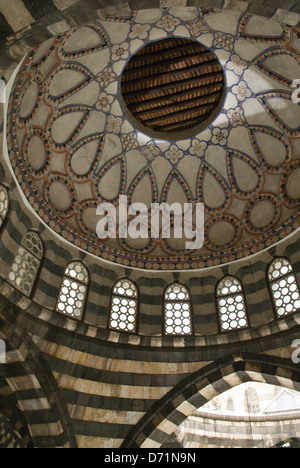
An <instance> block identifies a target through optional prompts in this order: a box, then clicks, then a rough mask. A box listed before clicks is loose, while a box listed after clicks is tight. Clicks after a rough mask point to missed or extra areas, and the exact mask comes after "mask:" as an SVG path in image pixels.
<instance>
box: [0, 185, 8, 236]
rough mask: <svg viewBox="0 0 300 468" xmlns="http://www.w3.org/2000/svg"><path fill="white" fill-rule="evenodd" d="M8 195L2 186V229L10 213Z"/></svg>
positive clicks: (0, 207) (0, 187)
mask: <svg viewBox="0 0 300 468" xmlns="http://www.w3.org/2000/svg"><path fill="white" fill-rule="evenodd" d="M8 205H9V201H8V193H7V190H6V188H5V187H4V186H3V185H0V227H1V226H2V224H3V222H4V220H5V217H6V215H7V213H8Z"/></svg>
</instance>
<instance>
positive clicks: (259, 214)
mask: <svg viewBox="0 0 300 468" xmlns="http://www.w3.org/2000/svg"><path fill="white" fill-rule="evenodd" d="M249 217H250V221H251V223H252V224H253V226H254V227H257V228H260V229H262V228H265V227H267V226H268V225H269V224H271V223H272V221H273V220H274V217H275V207H274V205H273V203H272V202H271V201H268V200H263V201H261V202H258V203H256V205H254V207H253V208H252V210H251V213H250V216H249Z"/></svg>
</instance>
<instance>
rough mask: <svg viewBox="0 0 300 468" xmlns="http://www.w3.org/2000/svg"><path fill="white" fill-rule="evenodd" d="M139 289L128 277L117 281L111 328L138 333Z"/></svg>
mask: <svg viewBox="0 0 300 468" xmlns="http://www.w3.org/2000/svg"><path fill="white" fill-rule="evenodd" d="M137 311H138V289H137V287H136V285H135V284H134V283H133V282H132V281H130V280H129V279H127V278H124V279H121V280H119V281H117V283H116V284H115V285H114V287H113V290H112V298H111V310H110V319H109V328H111V329H112V330H118V331H125V332H129V333H136V329H137Z"/></svg>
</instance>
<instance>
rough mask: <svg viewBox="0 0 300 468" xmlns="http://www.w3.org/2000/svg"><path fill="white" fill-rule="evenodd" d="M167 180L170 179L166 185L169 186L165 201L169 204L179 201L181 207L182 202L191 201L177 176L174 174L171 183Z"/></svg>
mask: <svg viewBox="0 0 300 468" xmlns="http://www.w3.org/2000/svg"><path fill="white" fill-rule="evenodd" d="M168 182H170V181H167V185H169V187H168V193H167V196H166V200H165V201H166V202H167V203H168V204H169V205H172V204H173V203H179V204H180V205H181V206H182V209H183V208H184V203H189V202H190V201H191V199H190V196H189V194H188V192H187V191H186V190H185V189H184V188H183V186H182V183H180V181H179V178H178V177H176V176H175V177H174V178H173V180H172V182H171V183H168Z"/></svg>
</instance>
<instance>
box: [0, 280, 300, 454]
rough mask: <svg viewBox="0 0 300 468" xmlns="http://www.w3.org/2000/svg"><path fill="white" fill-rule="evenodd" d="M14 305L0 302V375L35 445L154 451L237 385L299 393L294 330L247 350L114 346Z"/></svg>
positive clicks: (253, 343) (249, 344) (90, 331)
mask: <svg viewBox="0 0 300 468" xmlns="http://www.w3.org/2000/svg"><path fill="white" fill-rule="evenodd" d="M7 289H8V288H7ZM1 292H2V294H3V293H4V292H5V291H4V289H3V287H2V288H1ZM13 301H14V302H15V304H12V302H13ZM16 304H19V307H18V306H17V305H16ZM27 305H28V304H27ZM21 307H23V308H24V307H25V300H23V301H22V300H21V298H20V295H19V294H17V293H15V292H12V296H11V297H10V301H9V300H7V299H5V298H4V297H3V296H1V306H0V337H1V339H3V340H5V342H6V343H7V348H8V349H9V353H8V359H7V362H6V364H3V365H1V366H0V372H1V376H2V379H3V380H4V381H6V382H7V386H8V387H9V388H10V391H11V393H12V394H13V395H14V397H15V399H16V400H17V401H18V407H19V408H21V410H22V413H23V416H24V418H25V420H26V421H27V424H28V430H29V433H30V435H31V438H32V443H33V445H34V446H35V447H82V448H83V447H104V448H118V447H120V446H123V447H137V446H141V447H153V448H155V447H160V446H161V445H162V444H164V443H165V442H167V440H168V437H169V435H171V434H172V433H173V432H174V431H176V429H177V427H178V426H179V425H180V424H181V423H182V422H183V421H184V420H185V418H186V417H188V416H189V415H190V414H192V413H193V412H195V410H196V409H197V408H198V406H199V407H200V406H202V405H203V404H205V403H206V402H207V401H209V400H210V399H211V398H213V397H215V396H216V395H217V394H219V393H222V392H223V391H226V390H228V389H229V388H231V387H232V386H234V385H237V384H239V383H242V382H244V381H248V380H256V381H263V382H267V383H272V384H274V385H282V386H287V387H289V388H293V389H295V390H300V386H299V385H300V374H299V366H297V365H295V364H293V363H292V361H291V352H292V348H291V345H292V342H293V341H294V340H295V339H296V338H297V337H299V326H298V327H296V328H294V329H293V330H292V329H289V330H282V331H278V333H277V334H276V335H275V336H270V337H267V336H266V337H265V338H264V339H261V338H257V339H256V340H255V339H253V340H249V341H248V342H245V343H244V344H239V343H237V344H232V343H228V344H227V345H225V344H223V345H219V346H216V345H215V346H202V347H201V346H199V347H198V348H194V347H190V348H175V349H174V348H167V347H166V348H153V347H150V346H136V345H133V344H129V343H128V344H125V343H124V344H121V343H119V345H118V346H116V345H115V343H112V342H110V341H106V340H104V339H103V337H101V335H98V334H97V330H96V329H95V328H92V327H87V326H85V327H84V328H81V329H79V328H76V325H75V323H74V322H72V321H69V322H68V323H66V324H65V327H61V326H60V324H56V325H55V324H54V323H50V321H47V320H48V319H49V314H48V316H47V312H46V311H44V312H43V313H41V314H40V315H39V316H34V310H32V309H31V308H29V309H28V310H22V308H21ZM35 312H36V311H35ZM289 325H291V324H289ZM281 348H282V349H284V350H285V354H284V353H282V352H281V351H280V350H281ZM277 352H279V353H280V354H281V356H284V355H286V358H283V357H280V358H277V357H276V353H277ZM3 388H5V387H4V385H3Z"/></svg>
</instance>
